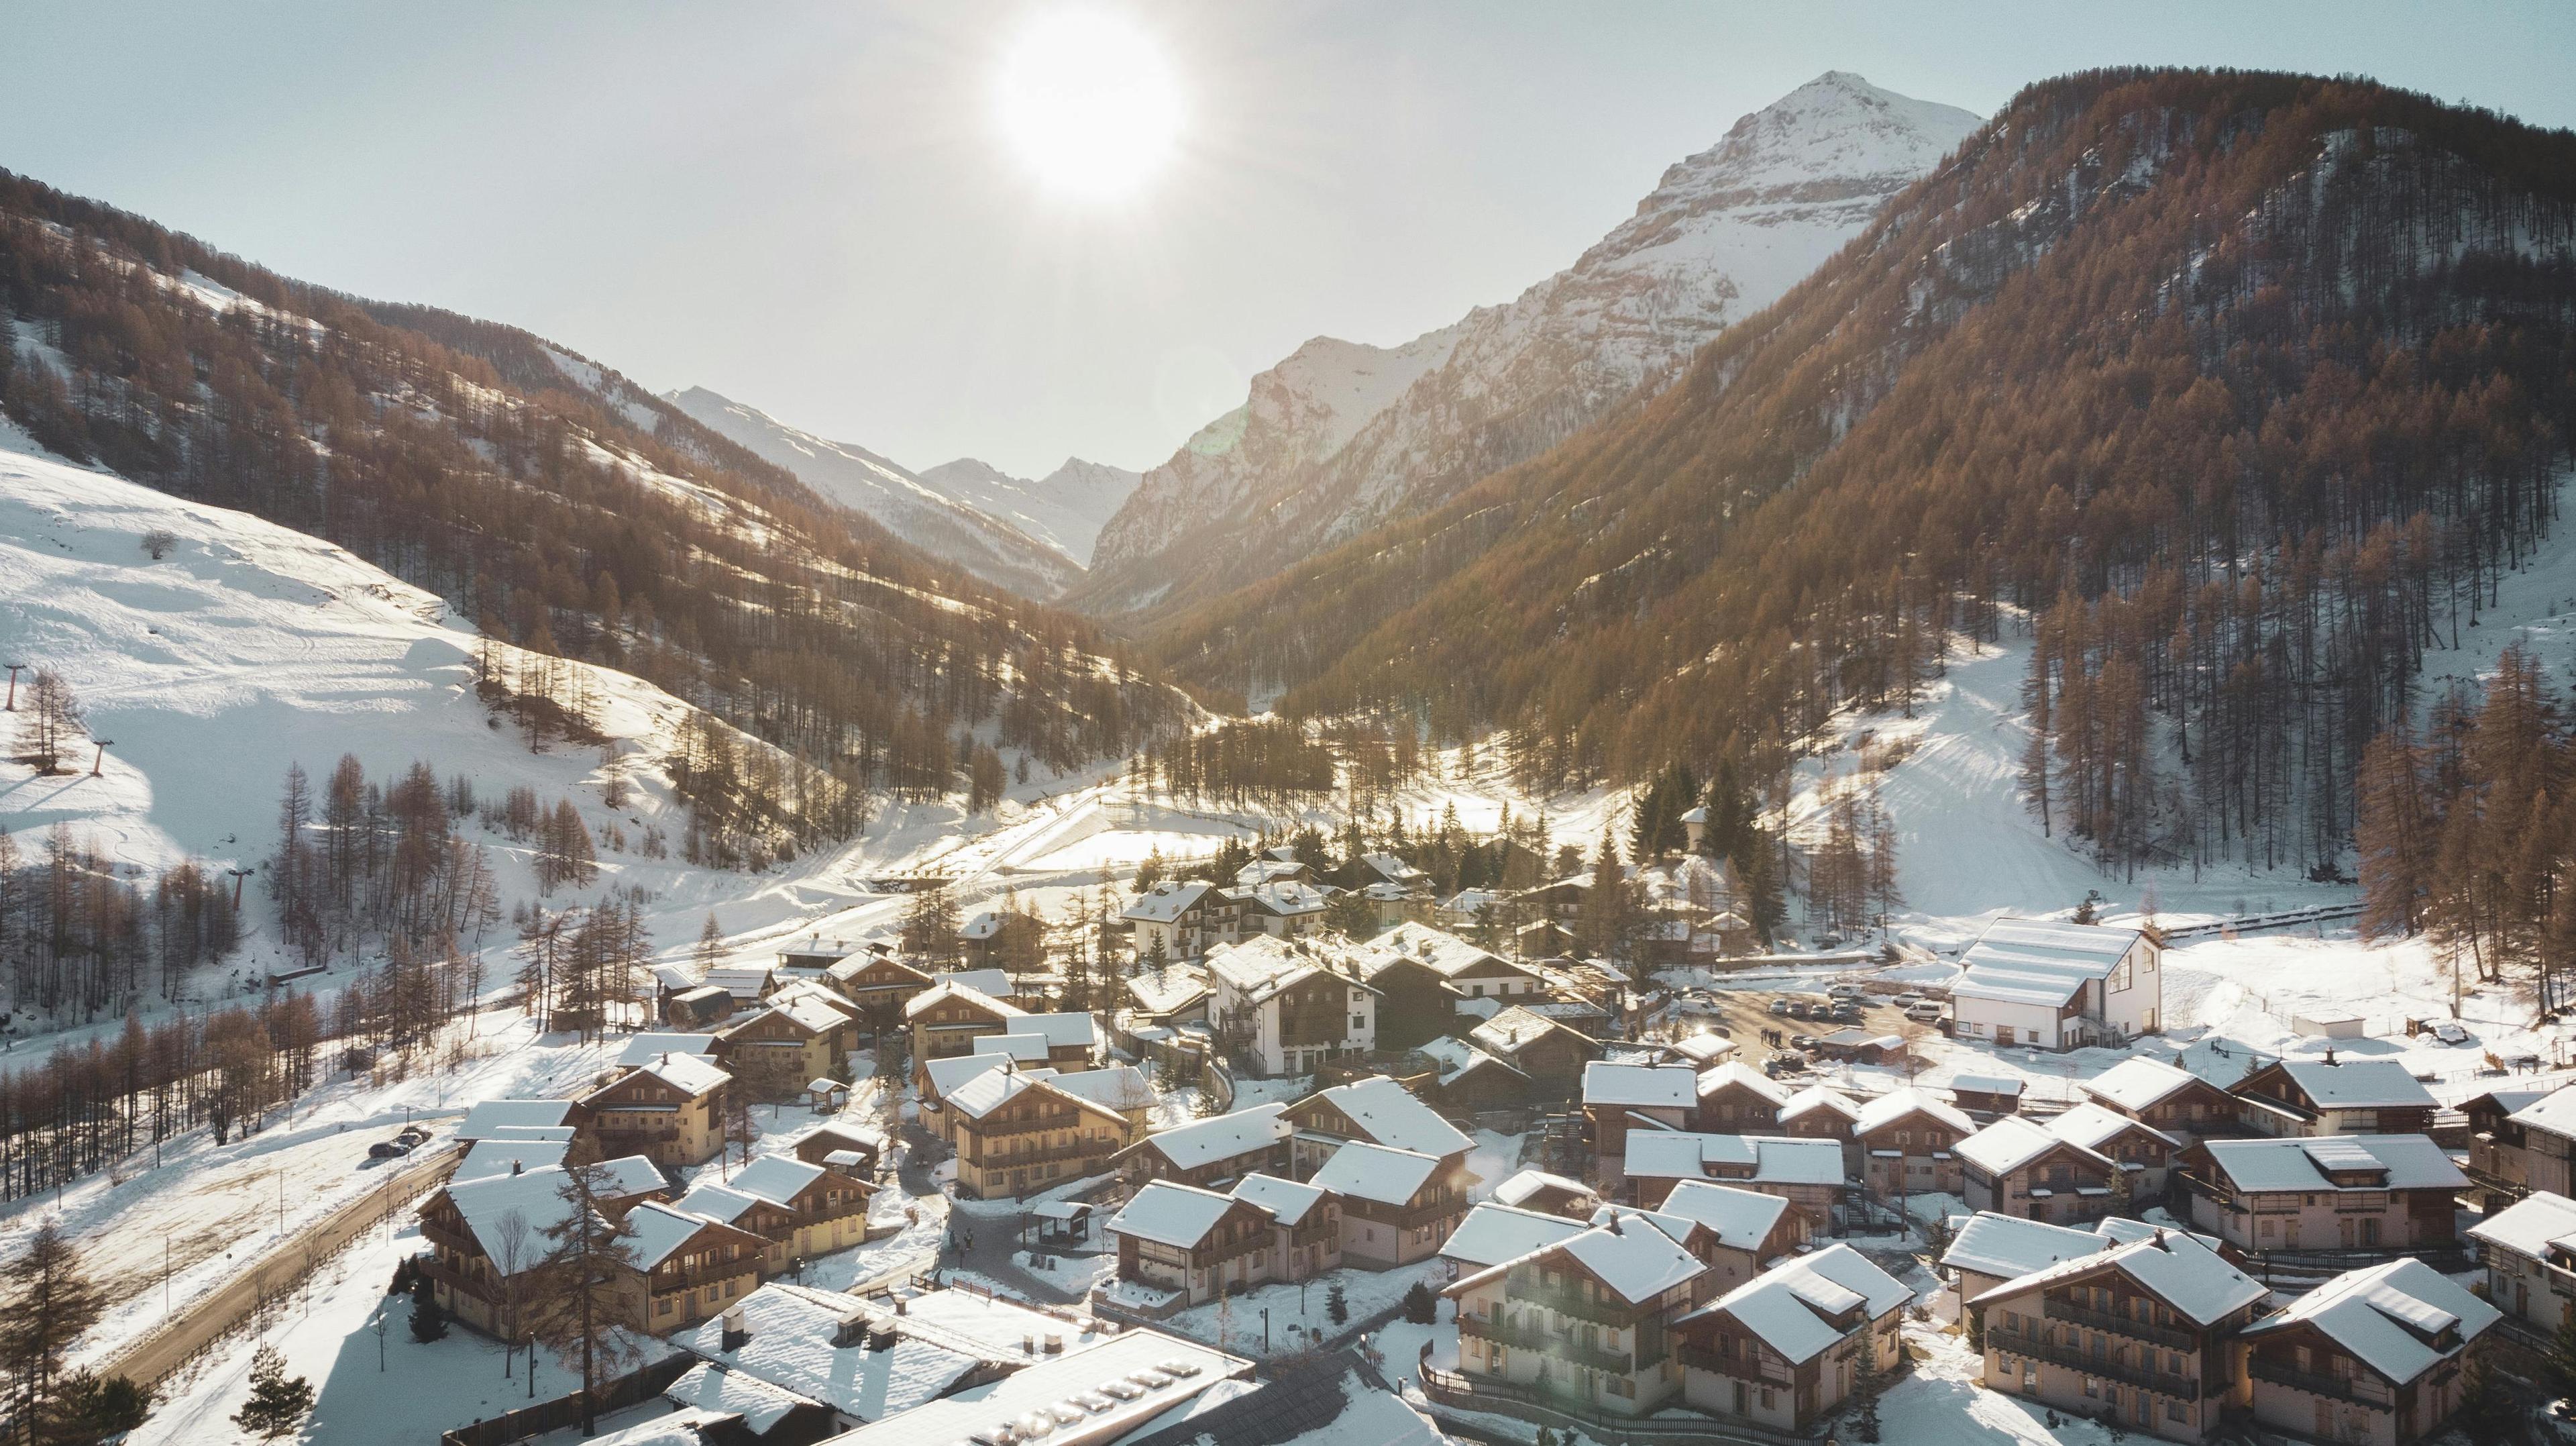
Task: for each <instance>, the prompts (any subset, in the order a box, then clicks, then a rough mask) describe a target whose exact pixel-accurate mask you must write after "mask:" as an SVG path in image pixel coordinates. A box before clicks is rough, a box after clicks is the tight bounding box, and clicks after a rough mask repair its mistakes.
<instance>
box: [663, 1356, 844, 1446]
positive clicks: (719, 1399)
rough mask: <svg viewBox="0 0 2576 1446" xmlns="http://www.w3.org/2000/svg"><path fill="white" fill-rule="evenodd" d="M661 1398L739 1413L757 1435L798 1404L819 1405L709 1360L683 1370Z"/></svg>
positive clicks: (715, 1411)
mask: <svg viewBox="0 0 2576 1446" xmlns="http://www.w3.org/2000/svg"><path fill="white" fill-rule="evenodd" d="M662 1399H664V1400H666V1401H671V1402H675V1403H677V1404H679V1405H682V1406H691V1407H695V1408H696V1409H698V1410H701V1411H706V1412H709V1413H711V1414H713V1415H719V1416H740V1417H741V1418H742V1424H743V1425H745V1426H747V1427H749V1428H750V1429H751V1434H753V1435H755V1436H766V1435H768V1434H769V1431H770V1428H771V1427H773V1426H776V1425H777V1424H778V1423H779V1422H781V1421H783V1420H786V1419H787V1414H788V1413H789V1412H791V1411H793V1410H795V1409H796V1408H797V1407H799V1406H812V1405H815V1404H817V1403H815V1402H812V1401H808V1400H806V1399H805V1398H804V1397H802V1396H799V1395H797V1394H796V1393H795V1392H793V1391H782V1390H780V1389H779V1388H778V1387H776V1386H773V1385H771V1384H769V1383H768V1382H767V1381H763V1380H760V1379H759V1378H757V1377H755V1376H752V1375H749V1374H747V1373H745V1372H742V1371H728V1370H726V1369H724V1368H723V1367H721V1366H717V1365H715V1364H713V1363H712V1362H707V1361H700V1362H699V1363H698V1364H696V1365H694V1366H691V1367H689V1369H687V1370H686V1371H683V1372H682V1373H681V1374H680V1379H678V1380H676V1381H673V1382H672V1383H671V1384H670V1387H669V1388H668V1389H666V1390H664V1391H663V1392H662ZM691 1439H692V1440H694V1439H695V1438H694V1437H692V1438H691Z"/></svg>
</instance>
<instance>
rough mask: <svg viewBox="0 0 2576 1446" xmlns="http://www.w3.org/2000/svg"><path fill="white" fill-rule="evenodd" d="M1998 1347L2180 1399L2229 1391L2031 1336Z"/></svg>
mask: <svg viewBox="0 0 2576 1446" xmlns="http://www.w3.org/2000/svg"><path fill="white" fill-rule="evenodd" d="M2008 1342H2009V1343H2008ZM1994 1346H1995V1349H1997V1350H2000V1351H2010V1352H2012V1353H2013V1354H2015V1355H2023V1356H2032V1357H2036V1358H2037V1359H2039V1360H2043V1361H2049V1362H2052V1363H2054V1364H2056V1365H2061V1366H2064V1367H2066V1368H2068V1369H2069V1370H2076V1371H2082V1372H2084V1373H2085V1374H2087V1375H2092V1376H2100V1377H2102V1378H2103V1379H2105V1380H2111V1381H2120V1382H2124V1383H2126V1384H2128V1385H2132V1386H2137V1387H2141V1388H2143V1389H2145V1390H2149V1391H2154V1392H2156V1393H2157V1394H2159V1395H2165V1396H2172V1397H2175V1398H2176V1399H2178V1400H2184V1401H2197V1400H2199V1399H2200V1398H2201V1396H2202V1395H2204V1394H2207V1395H2212V1396H2215V1395H2220V1394H2223V1393H2224V1391H2225V1387H2224V1386H2211V1387H2209V1388H2207V1389H2206V1391H2204V1389H2203V1387H2202V1386H2201V1383H2200V1382H2199V1381H2197V1380H2194V1379H2192V1378H2190V1377H2188V1376H2176V1375H2171V1374H2168V1373H2167V1372H2165V1371H2163V1370H2160V1369H2158V1368H2156V1367H2154V1366H2142V1365H2139V1364H2137V1363H2135V1362H2134V1361H2131V1362H2125V1363H2124V1362H2121V1361H2117V1360H2114V1359H2112V1357H2111V1356H2110V1354H2109V1353H2108V1352H2105V1353H2103V1354H2102V1355H2099V1356H2097V1355H2094V1354H2093V1353H2092V1352H2090V1351H2086V1350H2081V1349H2078V1348H2077V1347H2074V1346H2069V1345H2057V1344H2052V1343H2050V1342H2048V1341H2045V1340H2031V1339H2029V1338H2027V1337H2025V1338H2022V1339H2019V1340H2014V1339H2012V1338H2011V1337H1997V1338H1996V1339H1995V1341H1994Z"/></svg>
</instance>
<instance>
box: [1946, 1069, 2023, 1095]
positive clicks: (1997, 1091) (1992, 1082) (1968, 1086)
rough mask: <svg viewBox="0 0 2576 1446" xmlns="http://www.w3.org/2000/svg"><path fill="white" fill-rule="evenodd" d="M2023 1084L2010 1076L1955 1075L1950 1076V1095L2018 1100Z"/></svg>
mask: <svg viewBox="0 0 2576 1446" xmlns="http://www.w3.org/2000/svg"><path fill="white" fill-rule="evenodd" d="M2022 1084H2023V1082H2022V1081H2021V1080H2020V1079H2017V1078H2015V1077H2014V1076H2012V1075H2008V1074H1954V1075H1952V1076H1950V1093H1952V1094H1954V1095H1958V1094H1972V1095H2003V1096H2006V1097H2007V1098H2014V1099H2018V1098H2019V1097H2020V1096H2021V1091H2022Z"/></svg>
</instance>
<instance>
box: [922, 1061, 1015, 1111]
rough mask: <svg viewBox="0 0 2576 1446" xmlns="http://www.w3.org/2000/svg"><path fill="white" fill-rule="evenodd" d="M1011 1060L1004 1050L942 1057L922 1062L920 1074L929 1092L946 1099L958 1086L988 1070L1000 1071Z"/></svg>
mask: <svg viewBox="0 0 2576 1446" xmlns="http://www.w3.org/2000/svg"><path fill="white" fill-rule="evenodd" d="M1011 1058H1012V1057H1011V1055H1010V1053H1009V1052H1007V1051H1005V1050H995V1051H993V1052H992V1053H991V1054H984V1053H981V1052H978V1053H974V1054H950V1055H942V1056H940V1057H939V1058H937V1059H926V1060H923V1061H922V1062H921V1073H922V1077H923V1078H925V1079H927V1080H929V1081H930V1092H931V1093H932V1094H935V1095H937V1096H939V1097H940V1098H941V1099H946V1098H947V1097H948V1096H949V1095H950V1094H951V1093H953V1092H954V1091H955V1090H956V1088H957V1087H958V1086H959V1085H962V1084H964V1083H966V1081H968V1080H970V1079H973V1078H975V1077H976V1076H977V1075H980V1074H983V1073H985V1072H987V1071H989V1070H997V1069H1000V1068H1001V1067H1002V1066H1003V1065H1004V1064H1006V1063H1009V1062H1011Z"/></svg>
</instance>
